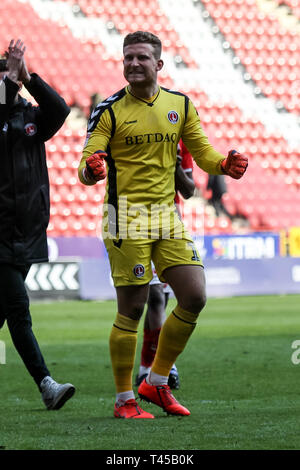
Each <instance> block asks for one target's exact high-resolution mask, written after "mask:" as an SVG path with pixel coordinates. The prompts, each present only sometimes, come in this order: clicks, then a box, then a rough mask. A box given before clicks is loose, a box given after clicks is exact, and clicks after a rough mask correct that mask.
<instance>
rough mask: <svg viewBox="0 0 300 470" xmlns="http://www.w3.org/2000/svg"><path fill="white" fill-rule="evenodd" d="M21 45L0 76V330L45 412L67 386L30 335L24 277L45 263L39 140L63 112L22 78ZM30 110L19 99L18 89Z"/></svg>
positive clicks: (44, 179)
mask: <svg viewBox="0 0 300 470" xmlns="http://www.w3.org/2000/svg"><path fill="white" fill-rule="evenodd" d="M25 50H26V47H25V45H24V43H23V42H22V41H21V40H20V39H18V40H17V41H15V40H14V39H12V40H11V41H10V43H9V46H8V51H7V52H6V53H5V59H4V61H2V62H1V65H2V71H1V72H0V80H1V82H0V91H1V104H0V129H1V131H0V154H1V173H0V220H1V230H0V328H1V327H2V326H3V324H4V322H5V321H6V322H7V326H8V329H9V332H10V335H11V338H12V341H13V344H14V346H15V348H16V350H17V352H18V353H19V355H20V357H21V358H22V360H23V362H24V364H25V366H26V368H27V370H28V372H29V373H30V375H31V376H32V378H33V380H34V381H35V383H36V385H37V387H38V390H39V391H40V393H41V396H42V400H43V402H44V404H45V406H46V408H47V409H49V410H55V409H59V408H61V407H62V406H63V405H64V403H65V402H66V401H67V400H68V399H69V398H71V396H72V395H73V394H74V391H75V388H74V386H73V385H72V384H69V383H66V384H59V383H57V382H56V381H54V380H53V378H52V377H51V375H50V372H49V370H48V368H47V366H46V364H45V361H44V358H43V356H42V353H41V350H40V347H39V345H38V342H37V339H36V337H35V335H34V333H33V331H32V319H31V314H30V310H29V297H28V294H27V291H26V287H25V279H26V276H27V274H28V272H29V269H30V266H31V265H32V263H42V262H46V261H48V246H47V235H46V230H47V226H48V222H49V213H50V198H49V178H48V170H47V164H46V150H45V141H47V140H48V139H50V138H51V137H52V136H53V135H54V134H55V133H56V132H57V131H58V130H59V129H60V127H61V126H62V125H63V123H64V121H65V119H66V117H67V116H68V114H69V112H70V110H69V107H68V106H67V105H66V103H65V101H64V100H63V98H61V97H60V96H59V95H58V94H57V93H56V92H55V91H54V90H53V89H52V88H51V87H50V86H49V85H48V84H47V83H46V82H45V81H44V80H42V78H41V77H39V76H38V75H37V74H36V73H31V74H29V72H28V70H27V66H26V63H25V59H24V53H25ZM23 85H24V86H25V88H26V89H27V91H28V92H29V93H30V94H31V95H32V96H33V97H34V99H35V100H36V102H37V103H38V106H33V105H32V104H31V103H29V102H27V101H26V100H25V99H24V98H22V97H21V96H20V94H19V91H20V90H21V88H22V86H23Z"/></svg>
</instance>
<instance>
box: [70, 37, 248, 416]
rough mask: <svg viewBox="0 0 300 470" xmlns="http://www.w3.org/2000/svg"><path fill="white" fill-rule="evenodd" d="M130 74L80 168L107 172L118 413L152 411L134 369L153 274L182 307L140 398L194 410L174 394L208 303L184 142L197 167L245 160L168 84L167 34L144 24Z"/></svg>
mask: <svg viewBox="0 0 300 470" xmlns="http://www.w3.org/2000/svg"><path fill="white" fill-rule="evenodd" d="M123 52H124V60H123V65H124V76H125V78H126V80H127V81H128V83H129V85H128V86H127V87H125V88H124V89H122V90H120V91H119V92H117V93H115V94H114V95H112V96H111V97H109V98H108V99H106V100H104V101H103V102H101V103H99V104H98V105H97V106H96V108H95V109H94V110H93V111H92V113H91V116H90V119H89V123H88V134H87V140H86V143H85V146H84V150H83V156H82V159H81V162H80V165H79V169H78V174H79V178H80V181H81V182H82V183H83V184H86V185H91V184H95V183H96V182H97V181H99V180H101V179H103V178H105V177H106V174H107V184H106V196H105V201H104V202H105V204H104V217H103V221H104V222H103V228H102V230H103V238H104V243H105V246H106V249H107V252H108V255H109V260H110V265H111V272H112V277H113V280H114V285H115V289H116V294H117V305H118V313H117V315H116V319H115V322H114V324H113V326H112V331H111V335H110V356H111V362H112V369H113V374H114V379H115V385H116V403H115V408H114V415H115V417H120V418H154V416H153V415H152V414H150V413H148V412H146V411H144V410H142V409H141V408H140V406H139V405H138V404H137V402H136V401H135V396H134V393H133V387H132V373H133V367H134V360H135V352H136V344H137V329H138V324H139V320H140V318H141V316H142V314H143V311H144V306H145V303H146V302H147V298H148V289H149V282H150V280H151V279H152V268H151V259H152V260H153V261H154V264H155V267H156V271H157V273H158V276H159V278H160V280H161V281H163V282H167V283H168V284H170V286H171V287H172V289H173V291H174V294H175V296H176V299H177V302H178V303H177V306H176V307H175V309H174V310H173V312H172V313H171V314H170V315H169V317H168V318H167V320H166V321H165V323H164V325H163V327H162V330H161V333H160V337H159V343H158V347H157V352H156V355H155V359H154V362H153V365H152V367H151V371H150V373H149V375H148V377H147V378H146V379H145V380H144V381H143V382H142V383H141V385H140V386H139V388H138V394H139V396H140V397H141V398H142V399H144V400H146V401H148V402H152V403H155V404H156V405H158V406H160V407H161V408H162V409H163V410H164V411H166V412H167V413H168V414H174V415H182V416H183V415H189V414H190V412H189V410H188V409H187V408H185V407H184V406H182V405H181V404H180V403H178V401H177V400H176V399H175V398H174V396H173V395H172V393H171V390H170V388H169V386H168V376H169V372H170V369H171V367H172V365H173V364H174V363H175V361H176V358H177V357H178V355H179V354H180V353H181V352H182V351H183V350H184V348H185V345H186V343H187V341H188V339H189V337H190V335H191V334H192V332H193V330H194V328H195V326H196V321H197V318H198V315H199V313H200V311H201V310H202V309H203V307H204V305H205V302H206V295H205V276H204V270H203V265H202V261H201V259H200V257H199V254H198V253H197V250H196V248H195V246H194V244H193V241H192V238H191V237H190V235H189V234H188V233H187V232H186V230H185V228H184V226H183V224H182V222H181V221H180V219H179V217H178V216H177V213H176V210H175V206H174V195H175V178H174V175H175V168H176V156H177V144H178V142H179V140H180V138H182V140H183V142H184V143H185V145H186V146H187V148H188V150H189V151H190V153H191V154H192V156H193V158H194V160H195V162H196V164H197V165H198V166H199V167H200V168H202V169H203V170H204V171H206V172H207V173H210V174H227V175H230V176H232V177H233V178H240V177H241V176H242V175H243V174H244V172H245V170H246V167H247V164H248V163H247V158H246V157H245V156H243V155H241V154H240V153H238V152H235V151H230V152H229V154H228V157H227V158H226V157H225V156H224V155H222V154H220V153H218V152H217V151H216V150H214V148H213V147H212V146H211V145H210V144H209V142H208V139H207V137H206V135H205V134H204V132H203V130H202V128H201V124H200V120H199V117H198V114H197V111H196V109H195V107H194V106H193V104H192V102H191V101H190V100H189V98H188V97H187V96H185V95H184V94H182V93H179V92H174V91H171V90H167V89H165V88H162V87H160V86H159V85H158V83H157V74H158V72H159V71H160V70H161V69H162V67H163V61H162V60H161V58H160V57H161V41H160V40H159V38H158V37H157V36H155V35H153V34H152V33H148V32H141V31H137V32H135V33H132V34H128V35H127V36H126V37H125V39H124V44H123Z"/></svg>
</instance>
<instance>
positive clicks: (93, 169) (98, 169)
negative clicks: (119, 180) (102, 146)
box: [83, 150, 107, 181]
mask: <svg viewBox="0 0 300 470" xmlns="http://www.w3.org/2000/svg"><path fill="white" fill-rule="evenodd" d="M106 157H107V153H105V152H103V151H102V150H98V151H97V152H95V153H93V155H90V156H89V157H88V158H87V159H86V161H85V165H86V167H85V168H84V172H83V176H84V177H85V178H86V177H88V178H89V179H90V180H93V181H100V180H103V179H104V178H105V177H106V166H105V158H106Z"/></svg>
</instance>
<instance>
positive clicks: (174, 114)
mask: <svg viewBox="0 0 300 470" xmlns="http://www.w3.org/2000/svg"><path fill="white" fill-rule="evenodd" d="M168 119H169V121H170V122H171V124H176V123H177V122H178V120H179V116H178V113H177V112H176V111H169V112H168Z"/></svg>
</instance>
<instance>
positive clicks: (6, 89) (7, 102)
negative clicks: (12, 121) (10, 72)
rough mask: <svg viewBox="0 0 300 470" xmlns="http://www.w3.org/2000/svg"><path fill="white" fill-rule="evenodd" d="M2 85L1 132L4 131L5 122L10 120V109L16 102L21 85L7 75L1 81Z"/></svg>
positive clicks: (0, 105)
mask: <svg viewBox="0 0 300 470" xmlns="http://www.w3.org/2000/svg"><path fill="white" fill-rule="evenodd" d="M0 87H1V88H0V98H1V99H0V132H2V130H3V126H4V123H5V122H6V121H8V116H9V111H10V109H11V107H12V105H13V104H14V101H15V97H16V95H17V93H18V91H19V86H18V85H17V83H15V82H13V81H12V80H10V79H9V78H8V77H5V78H4V80H3V81H2V82H1V83H0Z"/></svg>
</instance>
